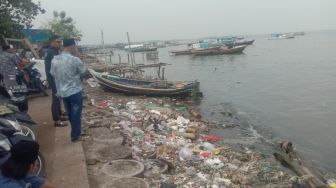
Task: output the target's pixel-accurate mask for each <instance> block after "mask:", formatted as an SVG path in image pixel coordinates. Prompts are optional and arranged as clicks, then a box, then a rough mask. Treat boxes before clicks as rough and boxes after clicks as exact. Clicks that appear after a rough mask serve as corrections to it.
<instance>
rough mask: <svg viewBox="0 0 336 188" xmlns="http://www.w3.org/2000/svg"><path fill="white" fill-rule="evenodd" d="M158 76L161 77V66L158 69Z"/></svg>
mask: <svg viewBox="0 0 336 188" xmlns="http://www.w3.org/2000/svg"><path fill="white" fill-rule="evenodd" d="M158 77H159V78H161V66H159V69H158Z"/></svg>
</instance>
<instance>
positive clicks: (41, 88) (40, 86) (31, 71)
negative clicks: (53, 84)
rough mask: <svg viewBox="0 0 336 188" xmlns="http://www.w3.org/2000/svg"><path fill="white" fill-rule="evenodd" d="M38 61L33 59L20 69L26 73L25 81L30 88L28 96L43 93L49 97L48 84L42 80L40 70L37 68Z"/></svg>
mask: <svg viewBox="0 0 336 188" xmlns="http://www.w3.org/2000/svg"><path fill="white" fill-rule="evenodd" d="M36 63H37V60H34V59H32V60H31V61H30V62H29V63H26V64H23V65H21V66H19V67H20V69H21V70H22V71H23V72H24V79H25V82H26V85H27V87H28V95H31V94H38V93H42V94H43V95H44V96H48V93H47V89H48V82H47V81H46V80H42V75H41V72H40V70H39V69H38V68H37V67H36V66H35V65H36Z"/></svg>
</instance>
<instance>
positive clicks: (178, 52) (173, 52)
mask: <svg viewBox="0 0 336 188" xmlns="http://www.w3.org/2000/svg"><path fill="white" fill-rule="evenodd" d="M170 53H172V54H174V55H190V54H191V49H187V50H175V51H170Z"/></svg>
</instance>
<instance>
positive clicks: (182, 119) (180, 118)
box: [176, 116, 190, 125]
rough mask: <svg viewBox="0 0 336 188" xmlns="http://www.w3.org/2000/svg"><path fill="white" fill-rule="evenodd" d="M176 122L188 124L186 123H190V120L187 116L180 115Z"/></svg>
mask: <svg viewBox="0 0 336 188" xmlns="http://www.w3.org/2000/svg"><path fill="white" fill-rule="evenodd" d="M176 122H177V124H179V125H186V124H188V123H189V122H190V121H189V120H188V119H185V118H184V117H182V116H179V117H177V119H176Z"/></svg>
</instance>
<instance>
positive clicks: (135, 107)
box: [126, 101, 138, 111]
mask: <svg viewBox="0 0 336 188" xmlns="http://www.w3.org/2000/svg"><path fill="white" fill-rule="evenodd" d="M126 107H127V108H128V109H130V110H132V111H133V110H135V109H137V108H138V106H137V105H136V103H135V101H130V102H127V103H126Z"/></svg>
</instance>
